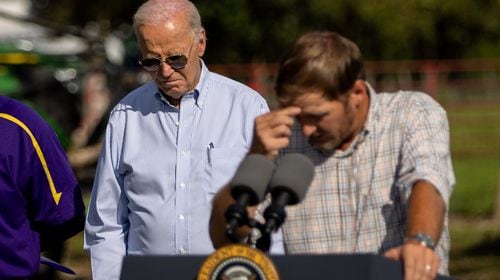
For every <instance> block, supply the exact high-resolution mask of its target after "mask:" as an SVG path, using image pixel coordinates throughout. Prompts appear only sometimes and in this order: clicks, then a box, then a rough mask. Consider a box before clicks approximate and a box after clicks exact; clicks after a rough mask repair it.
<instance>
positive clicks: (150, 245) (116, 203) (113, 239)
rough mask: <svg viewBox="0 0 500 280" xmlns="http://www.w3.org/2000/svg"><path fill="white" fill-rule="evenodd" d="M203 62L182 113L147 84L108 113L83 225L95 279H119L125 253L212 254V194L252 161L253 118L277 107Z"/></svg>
mask: <svg viewBox="0 0 500 280" xmlns="http://www.w3.org/2000/svg"><path fill="white" fill-rule="evenodd" d="M200 63H201V64H202V72H201V77H200V81H199V83H198V85H197V86H196V88H195V90H193V91H192V92H188V93H186V94H185V95H184V96H183V97H182V100H181V106H180V110H178V109H176V108H175V107H173V106H171V105H170V104H169V103H168V101H167V100H166V99H165V98H163V97H162V95H161V94H160V93H159V90H158V87H157V86H156V84H155V83H154V82H149V83H147V84H145V85H143V86H141V87H139V88H138V89H136V90H134V91H133V92H131V93H130V94H129V95H127V96H126V97H125V98H124V99H123V100H121V101H120V102H119V104H118V105H117V106H116V107H115V108H114V109H113V111H112V112H111V114H110V119H109V123H108V127H107V130H106V138H105V142H104V144H103V149H102V152H101V155H100V158H99V163H98V168H97V172H96V176H95V181H94V186H93V189H92V195H91V201H90V204H89V206H88V217H87V223H86V227H85V245H84V246H85V249H87V250H89V251H90V253H91V261H92V273H93V279H107V280H108V279H118V278H119V273H120V270H121V263H122V258H123V256H124V255H126V254H145V255H151V254H162V255H184V254H203V255H205V254H210V253H212V252H213V251H214V248H213V247H212V243H211V241H210V237H209V233H208V228H209V226H208V223H209V219H210V211H211V203H212V198H213V195H214V194H215V192H216V191H217V190H218V189H219V188H220V187H222V186H223V185H224V184H226V183H227V182H228V181H229V180H230V179H231V177H232V176H233V175H234V172H235V171H236V168H237V167H238V164H239V163H240V161H241V160H242V159H243V158H244V156H245V155H246V153H247V151H248V149H249V147H250V144H251V141H252V135H253V126H254V119H255V117H256V116H258V115H260V114H262V113H265V112H267V111H269V108H268V106H267V103H266V101H265V100H264V98H263V97H262V96H261V95H259V94H258V93H257V92H255V91H254V90H252V89H250V88H249V87H247V86H245V85H243V84H241V83H238V82H236V81H233V80H230V79H228V78H226V77H223V76H221V75H218V74H216V73H213V72H210V71H209V70H208V69H207V67H206V66H205V65H204V63H203V62H202V61H200ZM257 176H258V175H257ZM278 251H279V250H278Z"/></svg>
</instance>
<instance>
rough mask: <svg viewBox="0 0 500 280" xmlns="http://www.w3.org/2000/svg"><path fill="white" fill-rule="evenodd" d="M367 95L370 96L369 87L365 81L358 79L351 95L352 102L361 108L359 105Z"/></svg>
mask: <svg viewBox="0 0 500 280" xmlns="http://www.w3.org/2000/svg"><path fill="white" fill-rule="evenodd" d="M367 96H368V89H367V87H366V84H365V81H364V80H361V79H357V80H356V81H355V82H354V86H353V89H352V93H351V96H350V98H351V102H352V104H354V106H355V107H356V108H359V106H360V105H361V103H362V102H363V101H364V100H365V98H366V97H367Z"/></svg>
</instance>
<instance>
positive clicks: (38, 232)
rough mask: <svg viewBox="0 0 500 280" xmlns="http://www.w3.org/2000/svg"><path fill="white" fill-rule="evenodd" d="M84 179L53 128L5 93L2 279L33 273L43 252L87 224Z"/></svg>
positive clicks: (0, 137) (0, 166)
mask: <svg viewBox="0 0 500 280" xmlns="http://www.w3.org/2000/svg"><path fill="white" fill-rule="evenodd" d="M84 222H85V206H84V203H83V199H82V195H81V191H80V188H79V185H78V182H77V180H76V178H75V176H74V173H73V171H72V169H71V166H70V164H69V162H68V159H67V157H66V154H65V152H64V150H63V148H62V146H61V145H60V143H59V141H58V139H57V136H56V134H55V133H54V131H53V129H52V128H51V127H50V126H49V125H48V124H47V123H46V122H45V121H44V120H43V119H42V118H41V117H40V116H39V115H38V114H37V113H35V112H34V111H33V110H32V109H30V108H29V107H28V106H26V105H24V104H23V103H21V102H19V101H17V100H14V99H11V98H8V97H5V96H0V279H29V277H32V276H34V275H36V273H37V272H38V269H39V266H40V252H41V251H43V250H44V249H45V248H47V247H48V246H50V245H51V244H52V243H53V242H61V241H63V240H65V239H68V238H70V237H71V236H74V235H75V234H77V233H79V232H80V231H82V230H83V227H84Z"/></svg>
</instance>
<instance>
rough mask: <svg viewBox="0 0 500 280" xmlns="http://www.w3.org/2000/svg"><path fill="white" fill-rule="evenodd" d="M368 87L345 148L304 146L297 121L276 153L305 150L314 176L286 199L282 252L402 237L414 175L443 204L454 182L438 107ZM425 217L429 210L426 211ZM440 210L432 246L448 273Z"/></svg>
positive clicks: (351, 248) (417, 96) (377, 245)
mask: <svg viewBox="0 0 500 280" xmlns="http://www.w3.org/2000/svg"><path fill="white" fill-rule="evenodd" d="M367 86H368V88H369V92H370V107H369V115H368V119H367V121H366V123H365V127H364V130H363V131H362V132H361V133H360V134H359V135H358V137H357V139H356V140H355V141H354V142H353V144H351V146H350V147H349V148H348V149H347V150H345V151H334V152H330V153H325V152H321V151H318V150H316V149H314V148H312V147H311V146H310V145H309V144H308V142H307V139H304V138H303V137H302V133H301V130H300V127H299V126H298V125H297V126H295V128H294V131H293V133H292V138H291V143H290V145H289V147H288V148H287V149H286V150H283V152H284V153H292V152H299V153H303V154H306V155H307V156H308V157H309V158H311V159H312V160H313V162H314V164H315V175H314V176H315V177H314V180H313V182H312V183H311V186H310V187H309V189H308V192H307V195H306V197H305V199H304V200H303V201H302V202H301V203H300V204H298V205H295V206H289V207H287V220H286V221H285V223H284V225H283V238H284V242H285V250H286V251H287V253H292V254H293V253H306V254H311V253H312V254H317V253H376V254H382V253H384V252H385V251H387V250H388V249H390V248H392V247H395V246H399V245H401V244H402V243H403V240H404V234H405V230H406V227H407V209H408V198H409V196H410V193H411V189H412V186H413V184H414V183H415V182H416V181H417V180H421V179H423V180H427V181H429V182H431V183H432V184H433V185H434V186H435V187H436V188H437V190H438V191H439V193H440V194H441V196H442V197H443V199H444V201H445V203H446V207H447V208H448V201H449V198H450V195H451V192H452V190H453V186H454V184H455V178H454V174H453V170H452V164H451V159H450V149H449V127H448V120H447V117H446V113H445V111H444V110H443V109H442V107H441V106H440V105H439V104H438V103H437V102H435V101H434V100H433V99H432V98H431V97H430V96H428V95H426V94H424V93H419V92H403V91H399V92H396V93H375V92H374V90H373V89H372V88H371V87H370V86H369V85H368V84H367ZM429 219H433V217H429ZM449 248H450V239H449V234H448V217H447V214H446V217H445V224H444V227H443V231H442V234H441V238H440V240H439V242H438V244H437V247H436V252H437V254H438V255H439V256H440V257H441V261H442V263H441V267H440V270H439V273H442V274H448V252H449Z"/></svg>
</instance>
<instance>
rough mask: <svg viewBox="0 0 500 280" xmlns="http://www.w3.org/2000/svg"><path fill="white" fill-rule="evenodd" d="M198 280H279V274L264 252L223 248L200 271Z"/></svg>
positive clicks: (238, 246) (236, 246)
mask: <svg viewBox="0 0 500 280" xmlns="http://www.w3.org/2000/svg"><path fill="white" fill-rule="evenodd" d="M197 279H198V280H278V279H279V277H278V272H277V270H276V268H275V266H274V264H273V263H272V261H271V259H269V258H268V257H267V255H266V254H265V253H264V252H261V251H259V250H256V249H253V248H251V247H248V246H244V245H239V244H238V245H229V246H225V247H222V248H220V249H218V250H217V251H215V252H214V253H213V254H212V255H210V256H209V257H208V258H207V259H206V260H205V261H204V262H203V264H202V266H201V268H200V270H199V271H198V278H197Z"/></svg>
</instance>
